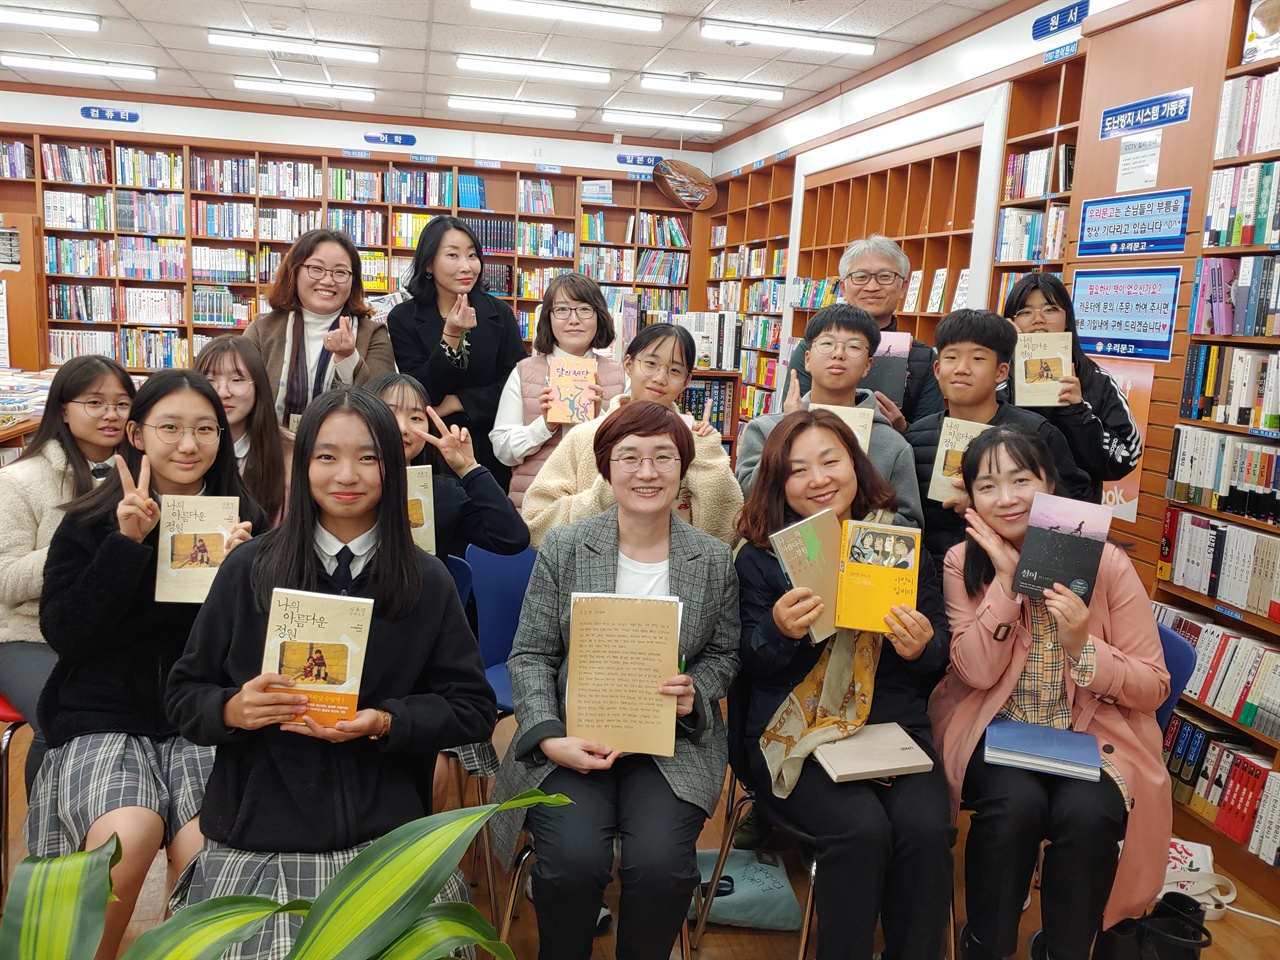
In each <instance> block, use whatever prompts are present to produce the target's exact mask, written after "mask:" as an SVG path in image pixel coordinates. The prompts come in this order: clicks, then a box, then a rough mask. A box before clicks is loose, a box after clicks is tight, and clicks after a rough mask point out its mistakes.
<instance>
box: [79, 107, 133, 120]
mask: <svg viewBox="0 0 1280 960" xmlns="http://www.w3.org/2000/svg"><path fill="white" fill-rule="evenodd" d="M80 116H82V117H84V118H85V119H86V120H114V121H116V122H117V123H137V122H138V121H139V120H141V119H142V114H140V113H138V112H137V111H136V110H118V109H117V108H115V107H81V108H80Z"/></svg>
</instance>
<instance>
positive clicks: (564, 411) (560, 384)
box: [546, 357, 596, 423]
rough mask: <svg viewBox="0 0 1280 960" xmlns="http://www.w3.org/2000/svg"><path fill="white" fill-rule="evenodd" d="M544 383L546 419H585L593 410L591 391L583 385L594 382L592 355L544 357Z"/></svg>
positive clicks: (594, 362) (559, 421) (594, 368)
mask: <svg viewBox="0 0 1280 960" xmlns="http://www.w3.org/2000/svg"><path fill="white" fill-rule="evenodd" d="M547 369H548V373H547V386H549V387H550V388H551V409H550V410H548V411H547V416H546V419H547V423H586V422H587V421H588V420H590V419H591V417H592V414H593V412H594V410H595V394H593V393H592V392H591V391H590V390H589V389H587V386H588V384H592V383H595V382H596V361H595V358H593V357H548V358H547Z"/></svg>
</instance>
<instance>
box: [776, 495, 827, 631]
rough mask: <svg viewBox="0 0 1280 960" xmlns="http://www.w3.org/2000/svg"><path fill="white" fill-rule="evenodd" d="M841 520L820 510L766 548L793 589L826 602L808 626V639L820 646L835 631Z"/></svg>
mask: <svg viewBox="0 0 1280 960" xmlns="http://www.w3.org/2000/svg"><path fill="white" fill-rule="evenodd" d="M841 536H842V531H841V529H840V521H839V520H837V519H836V515H835V513H834V512H833V511H831V510H823V511H821V512H819V513H815V514H814V515H813V516H811V517H806V518H805V519H804V520H801V521H800V522H799V523H793V524H792V525H791V526H789V527H783V528H782V529H781V530H779V531H778V532H777V533H774V534H771V535H770V537H769V545H770V546H772V547H773V552H774V555H775V556H776V557H777V558H778V562H779V563H780V564H782V570H783V572H784V573H786V575H787V580H788V581H789V582H790V583H791V586H792V587H793V588H794V587H808V588H809V589H810V590H812V591H813V592H814V593H815V594H817V595H818V596H819V597H822V598H824V600H825V601H826V604H825V609H824V610H823V611H822V616H820V617H819V618H818V619H817V620H816V621H814V622H813V623H812V624H811V625H810V627H809V639H810V640H811V641H813V642H814V643H821V642H822V641H823V640H826V639H827V638H828V637H830V636H831V635H832V634H834V633H835V632H836V604H837V602H838V598H839V585H840V547H841Z"/></svg>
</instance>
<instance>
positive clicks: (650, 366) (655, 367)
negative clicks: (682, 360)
mask: <svg viewBox="0 0 1280 960" xmlns="http://www.w3.org/2000/svg"><path fill="white" fill-rule="evenodd" d="M640 369H641V370H643V371H644V375H645V376H646V377H656V376H657V375H658V371H659V370H661V371H662V372H664V373H665V374H666V375H667V376H668V377H670V378H671V379H672V380H673V381H674V382H676V383H684V382H685V381H686V380H688V379H689V370H688V369H687V368H686V367H682V366H681V365H680V364H678V363H661V362H659V361H657V360H654V359H653V358H652V357H641V358H640Z"/></svg>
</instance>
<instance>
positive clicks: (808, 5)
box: [707, 0, 910, 30]
mask: <svg viewBox="0 0 1280 960" xmlns="http://www.w3.org/2000/svg"><path fill="white" fill-rule="evenodd" d="M878 5H881V6H895V5H896V3H894V4H878ZM850 6H851V4H850V3H849V2H839V0H835V2H832V0H806V2H804V3H792V4H782V3H760V2H759V0H720V2H719V3H717V4H716V5H715V6H714V7H713V8H712V9H711V10H710V11H709V12H708V14H707V17H708V19H711V20H729V21H732V22H734V23H755V24H768V25H769V26H773V27H789V28H791V29H795V30H822V29H824V28H826V27H828V26H829V25H830V24H832V23H834V22H835V21H837V20H839V19H840V18H841V17H843V16H844V15H845V14H847V13H848V12H849V7H850ZM908 16H910V14H908Z"/></svg>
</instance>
